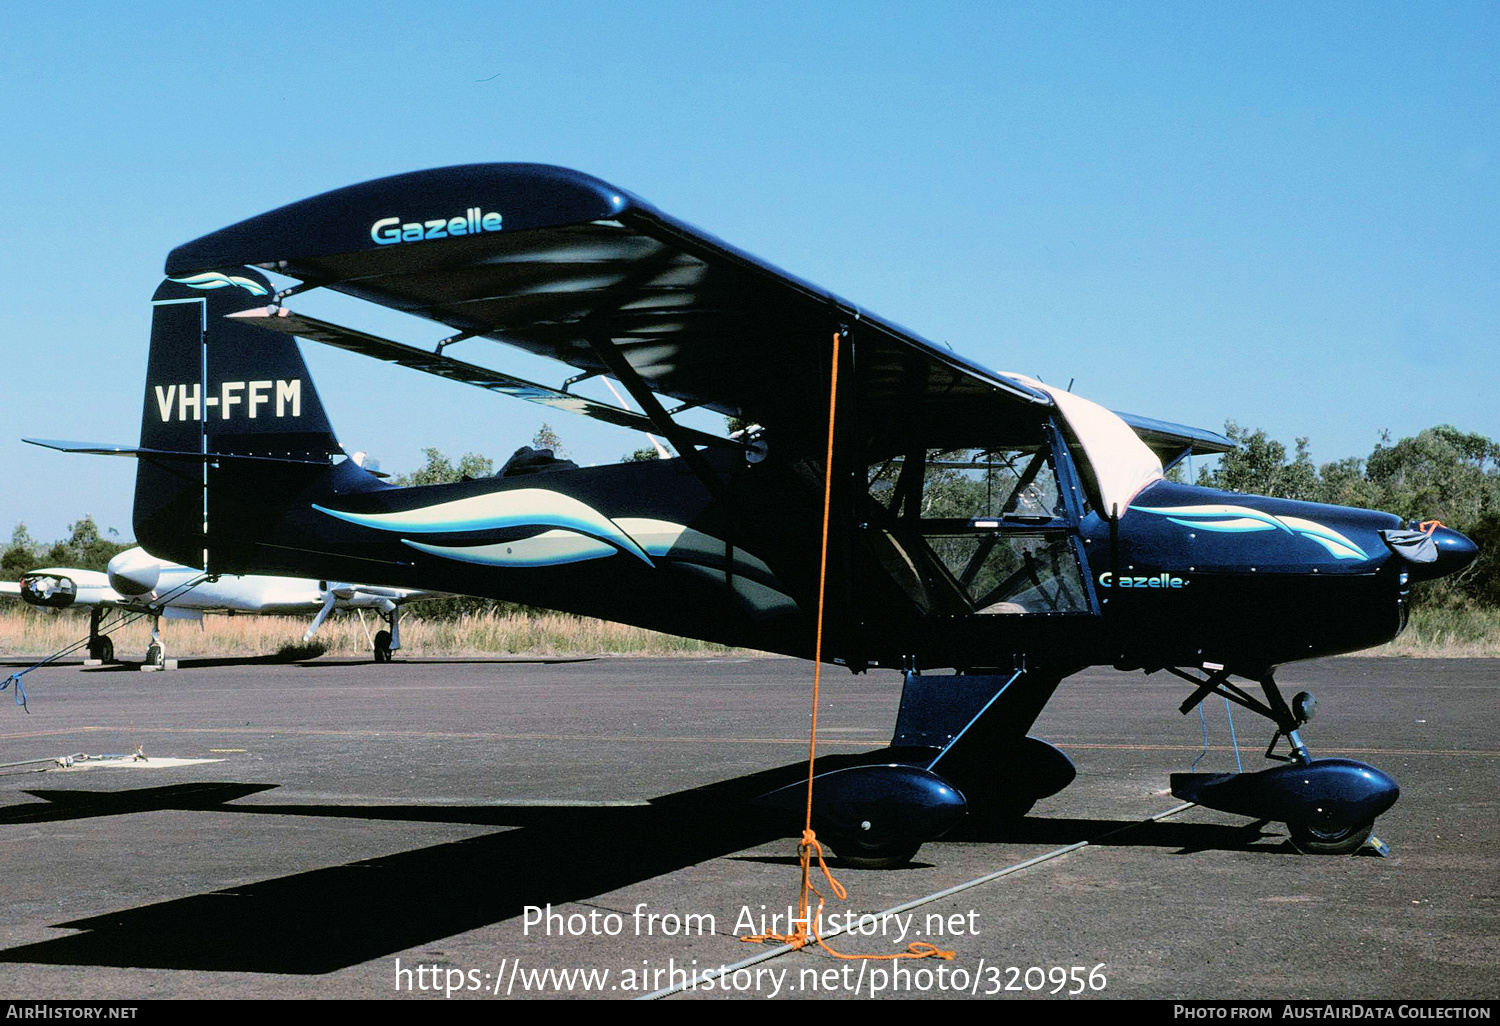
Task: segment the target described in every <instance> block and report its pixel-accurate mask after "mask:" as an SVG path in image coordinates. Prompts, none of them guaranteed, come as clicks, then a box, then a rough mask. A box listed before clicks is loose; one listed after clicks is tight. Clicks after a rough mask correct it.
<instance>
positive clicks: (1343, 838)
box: [1287, 820, 1375, 855]
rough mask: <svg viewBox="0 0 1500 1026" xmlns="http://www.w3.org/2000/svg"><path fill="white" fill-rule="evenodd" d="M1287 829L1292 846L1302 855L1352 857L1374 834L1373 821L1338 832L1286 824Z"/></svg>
mask: <svg viewBox="0 0 1500 1026" xmlns="http://www.w3.org/2000/svg"><path fill="white" fill-rule="evenodd" d="M1287 829H1288V830H1290V831H1291V835H1292V846H1293V847H1294V848H1296V849H1297V850H1298V851H1300V852H1302V854H1304V855H1353V854H1354V853H1355V852H1357V851H1359V849H1361V848H1363V847H1364V846H1365V842H1366V841H1368V840H1369V839H1370V835H1371V834H1372V833H1374V832H1375V821H1374V820H1371V821H1370V822H1368V823H1359V824H1356V825H1355V826H1352V827H1344V828H1342V829H1338V830H1324V829H1320V828H1318V827H1309V826H1292V825H1291V824H1290V823H1288V824H1287Z"/></svg>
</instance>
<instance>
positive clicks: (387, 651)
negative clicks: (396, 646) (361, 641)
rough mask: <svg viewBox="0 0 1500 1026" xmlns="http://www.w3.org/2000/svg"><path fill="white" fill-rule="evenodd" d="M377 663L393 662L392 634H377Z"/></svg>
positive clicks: (388, 632) (380, 632)
mask: <svg viewBox="0 0 1500 1026" xmlns="http://www.w3.org/2000/svg"><path fill="white" fill-rule="evenodd" d="M375 661H376V662H377V663H388V662H390V661H391V632H390V631H376V632H375Z"/></svg>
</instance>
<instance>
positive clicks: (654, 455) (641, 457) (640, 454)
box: [620, 445, 661, 463]
mask: <svg viewBox="0 0 1500 1026" xmlns="http://www.w3.org/2000/svg"><path fill="white" fill-rule="evenodd" d="M659 459H661V453H659V452H657V451H656V446H654V445H648V446H646V447H645V448H644V449H637V450H635V451H634V452H627V453H626V454H625V455H624V456H621V457H620V462H621V463H646V462H649V461H651V460H659Z"/></svg>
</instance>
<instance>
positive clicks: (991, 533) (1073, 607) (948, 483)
mask: <svg viewBox="0 0 1500 1026" xmlns="http://www.w3.org/2000/svg"><path fill="white" fill-rule="evenodd" d="M1057 437H1058V436H1057V435H1056V433H1051V434H1049V433H1047V432H1046V431H1045V430H1044V429H1043V428H1042V427H1040V426H1039V427H1038V428H1037V431H1036V435H1035V436H1034V438H1033V439H1026V440H1024V441H1018V442H1016V443H1013V444H1006V445H993V446H967V447H942V448H939V447H932V448H925V449H915V450H912V451H910V452H908V453H905V454H901V455H897V456H893V457H891V458H889V459H886V460H883V461H881V462H879V463H875V464H872V465H871V466H870V467H869V471H868V476H867V484H868V488H869V496H870V498H871V499H872V500H873V502H874V503H875V504H876V505H877V506H878V507H879V509H880V510H881V514H882V515H880V516H878V517H877V518H876V520H877V521H878V522H877V523H876V524H872V527H876V528H878V530H877V531H876V532H874V534H873V536H872V537H873V538H874V544H876V545H877V548H878V549H879V550H880V551H879V552H878V554H877V555H878V558H879V562H880V565H881V566H882V567H883V568H884V569H885V571H886V572H887V573H889V574H891V575H892V577H893V578H895V579H896V581H897V583H898V584H900V585H901V587H902V588H903V590H905V591H906V593H907V594H908V595H909V596H910V597H911V598H912V599H913V600H914V601H916V602H917V604H918V605H919V606H920V607H921V608H922V609H923V610H924V611H929V612H938V613H947V614H958V615H963V614H987V615H998V614H1023V613H1069V612H1089V611H1090V605H1089V598H1088V589H1087V587H1086V585H1085V582H1084V571H1083V566H1082V563H1081V561H1080V558H1079V555H1078V551H1077V547H1076V541H1075V535H1076V511H1075V514H1070V512H1069V509H1068V505H1067V502H1066V499H1065V496H1064V493H1063V489H1062V487H1061V485H1060V478H1059V474H1058V466H1057V459H1056V455H1055V453H1054V451H1053V448H1052V444H1051V441H1050V439H1055V438H1057Z"/></svg>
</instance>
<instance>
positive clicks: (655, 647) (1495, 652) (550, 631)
mask: <svg viewBox="0 0 1500 1026" xmlns="http://www.w3.org/2000/svg"><path fill="white" fill-rule="evenodd" d="M6 605H7V606H8V608H4V609H0V655H6V656H37V657H41V656H44V655H49V654H51V653H53V652H56V651H58V650H59V649H62V648H64V647H66V646H68V645H70V644H72V643H73V642H76V641H78V640H79V639H81V638H84V637H86V636H87V635H88V617H87V615H85V614H78V613H71V612H63V613H49V612H43V611H40V610H36V609H32V608H31V607H29V606H22V605H19V604H18V603H6ZM364 624H365V626H363V627H362V626H361V623H360V620H359V619H358V618H357V617H354V616H341V617H337V618H335V619H333V620H330V621H329V622H328V623H325V624H324V625H323V627H322V628H321V629H320V630H319V631H318V634H317V637H316V638H314V639H313V642H312V644H311V645H308V646H304V645H303V644H302V635H303V632H304V631H306V630H307V625H308V620H306V619H302V618H297V617H284V616H213V617H208V618H207V619H205V620H204V621H202V626H200V625H199V623H197V622H195V621H191V620H163V621H162V637H163V641H164V642H165V643H166V646H167V654H168V655H170V656H173V657H181V658H189V657H194V656H197V657H213V656H233V657H253V656H280V657H281V658H285V659H304V658H312V657H314V656H316V655H319V654H322V653H327V654H329V655H333V656H364V655H368V654H369V652H370V648H371V643H370V639H369V636H368V635H369V634H373V633H374V632H375V631H377V630H379V629H380V628H381V626H382V624H381V623H380V622H379V619H378V618H377V617H374V616H370V615H366V617H365V620H364ZM367 630H368V634H367V633H366V631H367ZM110 636H111V638H112V639H113V641H114V645H115V651H116V653H118V654H119V655H120V656H121V657H123V658H127V659H138V658H140V657H141V656H142V655H143V654H144V652H145V650H146V645H147V644H148V643H149V641H150V636H151V631H150V621H149V620H147V619H141V620H139V621H137V622H136V623H133V624H131V625H129V626H127V627H124V628H122V629H119V630H112V631H110ZM401 642H402V651H403V652H405V653H406V654H407V655H412V656H494V655H527V656H566V655H642V656H672V655H688V656H702V655H724V654H753V653H749V652H747V651H745V650H740V649H730V648H726V647H724V646H722V645H714V644H710V643H708V642H703V641H694V640H691V639H689V638H679V637H674V636H673V635H670V634H658V633H657V632H655V631H648V630H642V629H641V628H639V627H627V626H625V625H624V624H618V623H608V622H606V621H603V620H590V619H586V618H584V617H577V616H568V615H565V614H562V613H543V614H539V615H535V616H526V615H519V614H511V615H503V616H502V615H496V614H494V613H480V614H476V615H471V616H465V617H461V618H459V619H455V620H423V619H421V618H420V617H418V616H407V617H405V618H403V619H402V622H401ZM1359 654H1360V655H1366V656H1370V655H1374V656H1403V657H1408V658H1410V657H1415V658H1494V657H1500V610H1485V609H1469V610H1452V609H1417V610H1415V611H1414V612H1413V613H1412V617H1411V623H1410V624H1409V625H1408V626H1407V628H1406V631H1405V632H1404V633H1403V634H1402V635H1401V636H1400V637H1399V638H1397V639H1396V640H1395V641H1393V642H1390V643H1389V644H1386V645H1381V646H1380V647H1379V648H1372V649H1368V650H1366V651H1364V652H1361V653H1359Z"/></svg>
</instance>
